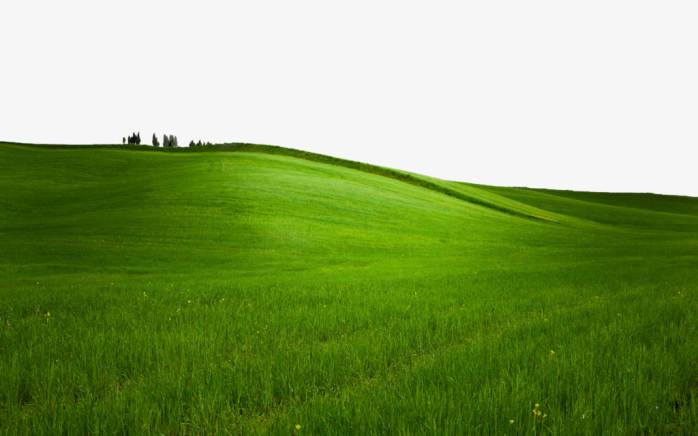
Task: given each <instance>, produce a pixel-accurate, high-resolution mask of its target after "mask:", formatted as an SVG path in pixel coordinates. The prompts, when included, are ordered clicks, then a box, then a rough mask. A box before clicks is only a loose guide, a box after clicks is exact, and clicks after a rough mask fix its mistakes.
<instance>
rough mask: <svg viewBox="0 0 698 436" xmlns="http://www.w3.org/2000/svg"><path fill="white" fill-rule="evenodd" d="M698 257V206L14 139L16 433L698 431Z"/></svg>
mask: <svg viewBox="0 0 698 436" xmlns="http://www.w3.org/2000/svg"><path fill="white" fill-rule="evenodd" d="M463 177H464V178H467V175H464V176H463ZM697 266H698V198H691V197H676V196H663V195H652V194H606V193H583V192H569V191H552V190H541V189H525V188H498V187H492V186H481V185H475V184H467V183H457V182H450V181H445V180H439V179H435V178H430V177H426V176H420V175H417V174H411V173H407V172H402V171H397V170H391V169H389V168H380V167H375V166H371V165H366V164H358V163H355V162H349V161H343V160H340V159H334V158H331V157H327V156H320V155H313V154H310V153H305V152H300V151H297V150H289V149H283V148H278V147H269V146H258V145H251V144H233V145H228V146H213V147H197V148H196V149H195V150H186V149H178V150H165V149H158V150H153V149H152V147H143V146H140V147H139V146H124V147H118V146H109V147H99V146H95V147H89V146H85V147H81V146H27V145H18V144H9V143H0V318H1V320H0V432H4V433H0V434H8V435H18V434H31V435H82V434H85V435H87V434H90V435H141V434H143V435H209V434H210V435H213V434H215V435H227V434H269V435H411V434H425V435H426V434H429V435H431V434H434V435H462V434H465V435H469V434H483V435H505V434H506V435H509V436H511V435H531V434H535V435H544V434H559V435H577V434H579V435H588V434H589V435H602V434H603V435H606V434H608V435H639V434H646V435H655V434H656V435H670V434H671V435H678V434H686V435H696V434H698V330H697V327H698V268H697Z"/></svg>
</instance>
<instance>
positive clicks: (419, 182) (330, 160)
mask: <svg viewBox="0 0 698 436" xmlns="http://www.w3.org/2000/svg"><path fill="white" fill-rule="evenodd" d="M0 143H2V144H8V145H20V146H27V147H37V148H51V149H76V148H89V149H95V148H97V149H99V148H116V149H126V150H134V151H160V152H175V153H177V152H179V153H182V152H183V153H197V152H206V151H223V152H251V153H265V154H270V155H278V156H288V157H294V158H297V159H304V160H308V161H312V162H318V163H325V164H329V165H336V166H341V167H345V168H350V169H354V170H358V171H362V172H365V173H369V174H375V175H379V176H383V177H387V178H389V179H394V180H398V181H400V182H403V183H407V184H410V185H414V186H419V187H422V188H426V189H429V190H431V191H435V192H440V193H442V194H445V195H448V196H449V197H453V198H457V199H459V200H461V201H465V202H467V203H471V204H475V205H478V206H482V207H485V208H488V209H491V210H495V211H497V212H501V213H505V214H508V215H512V216H516V217H519V218H525V219H532V220H536V221H543V222H548V223H555V221H554V220H550V219H547V218H543V217H539V216H535V215H529V214H526V213H523V212H519V211H516V210H513V209H508V208H506V207H502V206H499V205H497V204H493V203H490V202H487V201H483V200H481V199H478V198H475V197H471V196H469V195H466V194H463V193H461V192H458V191H455V190H453V189H450V188H448V187H446V186H442V185H439V184H437V183H434V182H431V181H429V180H425V179H422V178H419V177H416V176H414V175H412V174H409V173H406V172H402V171H400V170H395V169H392V168H386V167H381V166H378V165H373V164H367V163H363V162H357V161H352V160H348V159H341V158H336V157H332V156H328V155H324V154H319V153H312V152H309V151H303V150H297V149H294V148H287V147H280V146H276V145H266V144H251V143H245V142H232V143H223V144H212V145H204V146H197V147H173V148H170V147H162V148H161V147H152V146H149V145H133V144H123V145H122V144H89V145H68V144H30V143H20V142H6V141H2V142H0Z"/></svg>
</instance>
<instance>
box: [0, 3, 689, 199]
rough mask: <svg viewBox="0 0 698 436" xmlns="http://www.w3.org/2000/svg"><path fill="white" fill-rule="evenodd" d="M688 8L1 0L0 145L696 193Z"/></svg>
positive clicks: (479, 180)
mask: <svg viewBox="0 0 698 436" xmlns="http://www.w3.org/2000/svg"><path fill="white" fill-rule="evenodd" d="M696 23H698V2H695V1H658V0H657V1H642V0H635V1H614V0H603V1H596V0H585V1H575V2H572V1H560V0H555V1H536V0H527V1H520V0H516V1H496V0H493V1H441V2H439V1H423V2H411V1H404V0H403V1H390V2H388V1H382V2H381V1H377V0H374V1H357V0H353V1H351V2H333V1H327V0H325V1H313V2H311V1H300V0H295V1H275V2H272V1H260V0H255V1H245V2H241V1H237V2H235V1H204V0H199V1H191V2H177V1H143V0H139V1H131V0H120V1H74V0H68V1H55V0H52V1H27V0H22V1H19V0H3V1H2V2H0V140H6V141H18V142H36V143H73V144H85V143H115V142H121V138H122V137H123V136H127V135H128V134H129V133H131V132H133V131H140V133H141V138H143V139H145V142H146V143H148V144H149V143H150V138H151V137H152V134H153V132H156V133H157V135H158V138H159V139H160V140H162V135H163V133H168V134H175V135H177V137H178V139H179V143H180V145H186V144H188V143H189V141H190V140H191V139H194V140H199V139H201V140H203V141H211V142H214V143H216V142H255V143H263V144H272V145H281V146H285V147H291V148H298V149H302V150H308V151H313V152H317V153H323V154H328V155H332V156H337V157H342V158H347V159H352V160H358V161H362V162H368V163H372V164H377V165H383V166H388V167H392V168H398V169H403V170H408V171H413V172H417V173H421V174H427V175H430V176H434V177H439V178H443V179H449V180H458V181H466V182H474V183H483V184H491V185H500V186H528V187H539V188H553V189H574V190H584V191H611V192H620V191H624V192H655V193H664V194H678V195H690V196H697V197H698V25H697V24H696Z"/></svg>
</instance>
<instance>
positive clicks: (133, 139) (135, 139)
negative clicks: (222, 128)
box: [122, 132, 211, 147]
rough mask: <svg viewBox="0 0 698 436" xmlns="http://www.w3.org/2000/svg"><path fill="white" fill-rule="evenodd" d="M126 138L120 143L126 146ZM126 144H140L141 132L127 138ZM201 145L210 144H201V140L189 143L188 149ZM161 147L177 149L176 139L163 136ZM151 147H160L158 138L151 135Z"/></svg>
mask: <svg viewBox="0 0 698 436" xmlns="http://www.w3.org/2000/svg"><path fill="white" fill-rule="evenodd" d="M126 139H127V138H126V137H124V138H122V142H123V143H124V144H126ZM128 143H129V144H136V145H138V144H140V143H141V132H138V133H134V134H133V135H131V136H129V137H128ZM202 145H211V143H210V142H206V143H202V142H201V140H199V142H194V141H191V142H190V143H189V147H201V146H202ZM162 146H163V147H179V145H178V144H177V137H176V136H174V135H169V136H168V135H163V136H162ZM153 147H160V141H158V137H157V136H156V135H155V133H153Z"/></svg>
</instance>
